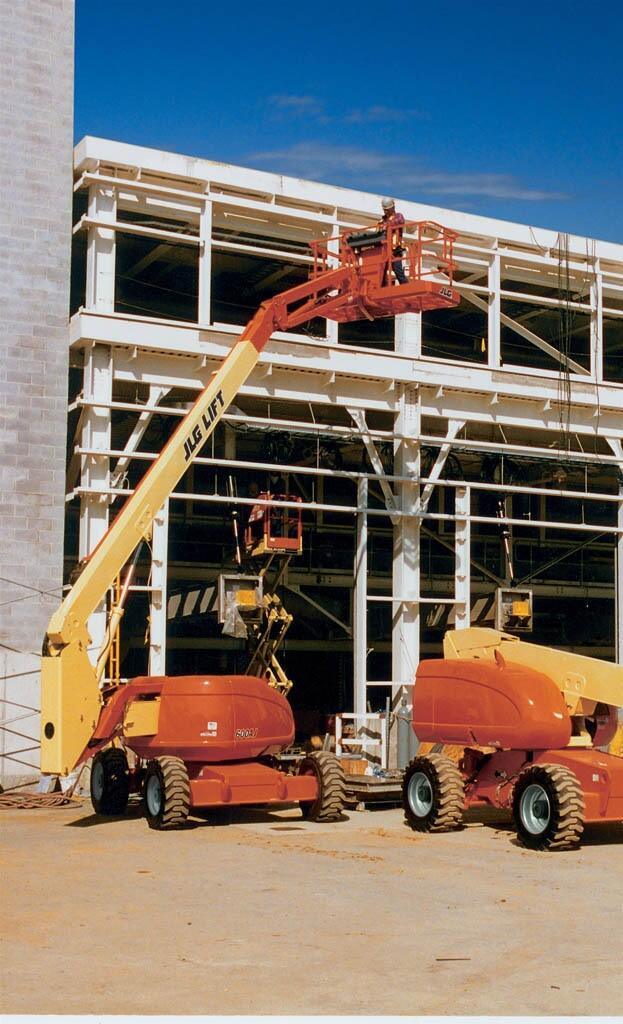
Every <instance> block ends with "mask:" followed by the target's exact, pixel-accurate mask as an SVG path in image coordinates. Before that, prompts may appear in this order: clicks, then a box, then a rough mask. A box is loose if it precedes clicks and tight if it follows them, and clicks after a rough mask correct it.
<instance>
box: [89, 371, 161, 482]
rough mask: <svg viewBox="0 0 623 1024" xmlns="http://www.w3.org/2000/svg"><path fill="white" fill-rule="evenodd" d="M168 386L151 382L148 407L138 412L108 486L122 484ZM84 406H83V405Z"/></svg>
mask: <svg viewBox="0 0 623 1024" xmlns="http://www.w3.org/2000/svg"><path fill="white" fill-rule="evenodd" d="M170 390H171V389H170V388H164V387H159V386H158V385H155V384H152V385H150V388H149V394H148V397H147V405H148V406H149V409H146V410H143V411H142V412H140V413H139V417H138V420H137V421H136V423H135V425H134V427H133V429H132V433H131V434H130V436H129V438H128V440H127V441H126V443H125V445H124V449H123V451H124V454H123V455H122V456H121V457H120V458H119V459H117V462H116V464H115V468H114V469H113V470H112V471H111V474H110V486H111V487H121V486H123V478H124V476H125V474H126V472H127V470H128V467H129V465H130V462H131V461H132V459H131V456H132V455H133V454H134V453H135V452H136V450H137V448H138V446H139V444H140V443H141V441H142V439H143V436H144V434H145V431H146V430H147V427H148V426H149V424H150V423H151V420H152V417H153V415H154V410H155V409H156V406H157V405H158V403H159V402H160V400H161V399H162V398H164V396H165V395H167V394H168V393H169V391H170ZM83 408H84V406H83Z"/></svg>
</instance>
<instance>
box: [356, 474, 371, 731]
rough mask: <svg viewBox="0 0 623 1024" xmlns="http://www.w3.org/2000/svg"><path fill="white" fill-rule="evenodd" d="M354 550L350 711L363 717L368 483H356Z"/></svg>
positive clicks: (366, 614) (364, 706)
mask: <svg viewBox="0 0 623 1024" xmlns="http://www.w3.org/2000/svg"><path fill="white" fill-rule="evenodd" d="M357 508H358V510H359V511H358V512H357V547H356V550H355V567H354V588H353V684H354V694H353V710H354V712H355V714H356V715H365V713H366V710H367V706H366V700H367V698H366V686H367V682H368V677H367V654H368V511H367V510H368V481H367V479H366V478H365V477H362V478H360V479H359V480H358V481H357Z"/></svg>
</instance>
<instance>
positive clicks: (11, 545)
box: [0, 0, 74, 781]
mask: <svg viewBox="0 0 623 1024" xmlns="http://www.w3.org/2000/svg"><path fill="white" fill-rule="evenodd" d="M73 20H74V2H73V0H20V2H19V3H16V2H15V0H0V40H1V41H0V138H1V139H2V145H1V146H0V175H1V190H0V195H1V199H0V296H1V307H0V308H1V309H2V314H1V318H0V448H1V452H2V454H1V457H0V473H1V474H2V476H1V482H2V488H1V491H0V576H1V577H2V580H1V587H0V595H1V597H0V698H1V701H2V703H0V721H2V723H3V724H2V727H1V728H0V755H3V756H2V759H1V760H0V772H1V773H2V777H3V780H5V781H6V779H7V777H15V776H21V775H24V774H26V775H28V774H30V775H32V774H33V772H32V771H29V766H30V765H34V766H36V765H37V764H38V749H37V748H38V734H39V722H38V715H37V714H36V709H37V708H38V706H39V678H38V654H39V653H40V650H41V641H42V637H43V634H44V632H45V627H46V624H47V621H48V619H49V616H50V613H51V611H52V610H53V609H54V607H55V606H56V605H57V604H58V600H59V595H60V594H61V585H62V555H63V521H64V479H65V473H64V464H65V437H66V399H67V372H68V310H69V266H70V240H71V195H72V193H71V175H72V125H73ZM7 755H11V756H10V757H9V756H7Z"/></svg>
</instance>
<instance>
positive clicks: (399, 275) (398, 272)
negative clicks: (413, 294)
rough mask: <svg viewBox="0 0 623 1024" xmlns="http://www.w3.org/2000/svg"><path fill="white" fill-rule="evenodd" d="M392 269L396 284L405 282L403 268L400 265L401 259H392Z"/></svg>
mask: <svg viewBox="0 0 623 1024" xmlns="http://www.w3.org/2000/svg"><path fill="white" fill-rule="evenodd" d="M392 270H393V271H394V275H395V277H396V280H397V281H398V284H406V283H407V275H406V274H405V269H404V267H403V265H402V260H393V261H392Z"/></svg>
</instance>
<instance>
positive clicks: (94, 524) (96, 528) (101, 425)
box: [79, 345, 113, 661]
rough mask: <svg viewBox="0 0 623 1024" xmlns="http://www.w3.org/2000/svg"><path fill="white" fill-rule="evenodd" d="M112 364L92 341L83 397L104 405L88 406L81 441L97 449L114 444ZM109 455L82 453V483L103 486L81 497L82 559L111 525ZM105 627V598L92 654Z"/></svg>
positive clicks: (93, 623)
mask: <svg viewBox="0 0 623 1024" xmlns="http://www.w3.org/2000/svg"><path fill="white" fill-rule="evenodd" d="M112 382H113V367H112V355H111V351H110V349H109V348H108V346H107V345H92V346H91V348H90V349H88V350H87V352H86V355H85V364H84V397H85V398H86V399H89V400H93V401H97V400H98V399H99V400H101V402H102V403H103V404H102V405H101V406H85V414H84V420H83V427H82V437H81V445H82V447H83V448H89V449H93V450H95V451H97V450H100V451H108V450H110V446H111V436H110V409H109V405H110V402H111V401H112ZM109 476H110V459H109V457H108V455H84V456H82V479H81V485H82V486H83V487H88V488H95V489H97V490H101V491H102V492H103V493H102V494H101V495H97V494H96V495H92V494H87V495H83V496H82V498H81V500H80V535H79V558H80V560H82V559H83V558H86V556H87V555H89V554H90V553H91V551H93V549H94V548H95V547H96V546H97V544H99V542H100V540H101V539H102V537H103V536H104V534H105V533H106V531H107V529H108V496H107V494H106V490H107V488H108V487H109ZM105 630H106V602H105V601H102V603H101V604H100V606H99V607H98V609H97V611H95V612H94V613H93V615H92V616H91V618H90V619H89V633H90V635H91V640H92V644H91V656H92V660H93V661H95V660H96V654H97V651H98V650H99V648H100V647H101V645H102V643H103V641H104V634H105Z"/></svg>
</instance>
